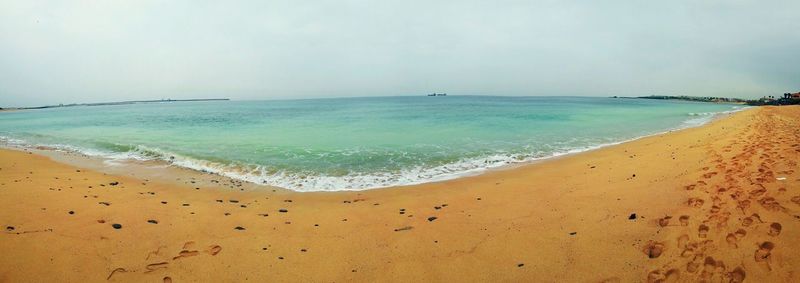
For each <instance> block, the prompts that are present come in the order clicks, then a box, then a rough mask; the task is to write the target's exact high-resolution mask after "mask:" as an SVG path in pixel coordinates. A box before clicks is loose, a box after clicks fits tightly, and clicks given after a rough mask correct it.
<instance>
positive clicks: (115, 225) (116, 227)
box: [111, 223, 122, 229]
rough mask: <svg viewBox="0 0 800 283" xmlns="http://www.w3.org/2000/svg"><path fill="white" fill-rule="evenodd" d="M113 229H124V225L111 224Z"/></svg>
mask: <svg viewBox="0 0 800 283" xmlns="http://www.w3.org/2000/svg"><path fill="white" fill-rule="evenodd" d="M111 227H114V229H122V224H119V223H114V224H111Z"/></svg>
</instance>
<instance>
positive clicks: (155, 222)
mask: <svg viewBox="0 0 800 283" xmlns="http://www.w3.org/2000/svg"><path fill="white" fill-rule="evenodd" d="M147 223H150V224H158V221H156V220H153V219H150V220H147Z"/></svg>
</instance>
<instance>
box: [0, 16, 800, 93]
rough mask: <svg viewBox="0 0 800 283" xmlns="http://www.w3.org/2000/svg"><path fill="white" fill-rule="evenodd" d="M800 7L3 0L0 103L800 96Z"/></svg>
mask: <svg viewBox="0 0 800 283" xmlns="http://www.w3.org/2000/svg"><path fill="white" fill-rule="evenodd" d="M798 10H800V2H798V1H770V2H768V3H764V2H756V1H701V2H698V1H670V2H664V3H655V2H652V1H647V2H642V1H604V2H602V3H599V2H598V3H584V2H582V1H536V2H530V1H501V2H486V1H313V2H297V1H238V2H236V3H230V2H225V3H221V2H220V3H214V2H205V3H203V2H199V1H158V2H157V1H130V2H107V1H70V2H63V1H44V2H36V1H3V2H2V3H0V105H17V106H23V105H39V104H55V103H71V102H96V101H113V100H128V99H158V98H173V99H177V98H194V97H230V98H234V99H274V98H299V97H335V96H378V95H417V94H423V93H428V92H432V91H438V92H442V91H444V92H448V93H451V94H486V95H556V96H557V95H591V96H608V95H649V94H673V95H678V94H685V95H698V96H706V95H708V96H736V97H758V96H762V95H774V94H780V93H783V92H786V91H797V90H800V82H799V81H798V80H797V78H800V69H798V68H796V66H798V63H800V62H798V61H800V56H797V55H796V50H800V21H798V20H797V16H796V15H795V12H796V11H798Z"/></svg>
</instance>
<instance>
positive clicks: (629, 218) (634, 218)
mask: <svg viewBox="0 0 800 283" xmlns="http://www.w3.org/2000/svg"><path fill="white" fill-rule="evenodd" d="M628 220H636V213H631V216H628Z"/></svg>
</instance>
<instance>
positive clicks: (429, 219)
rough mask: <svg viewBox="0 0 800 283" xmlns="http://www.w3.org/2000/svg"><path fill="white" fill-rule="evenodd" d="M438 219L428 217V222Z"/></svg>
mask: <svg viewBox="0 0 800 283" xmlns="http://www.w3.org/2000/svg"><path fill="white" fill-rule="evenodd" d="M436 219H437V217H436V216H431V217H428V221H433V220H436Z"/></svg>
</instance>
